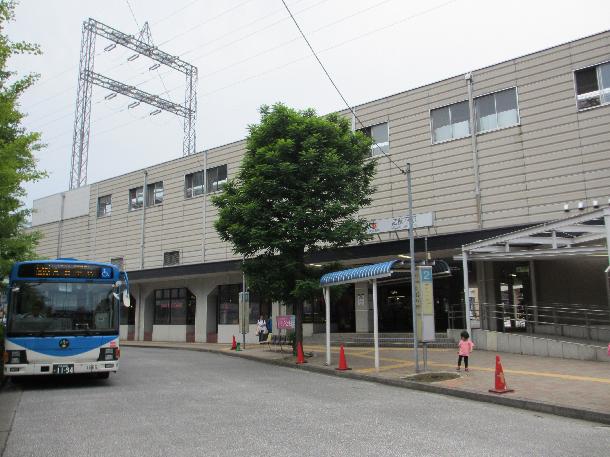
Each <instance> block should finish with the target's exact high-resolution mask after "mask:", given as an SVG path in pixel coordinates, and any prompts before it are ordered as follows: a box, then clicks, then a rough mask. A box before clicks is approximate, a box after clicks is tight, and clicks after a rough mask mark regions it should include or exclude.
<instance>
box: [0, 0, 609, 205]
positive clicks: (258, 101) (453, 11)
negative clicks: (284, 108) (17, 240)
mask: <svg viewBox="0 0 610 457" xmlns="http://www.w3.org/2000/svg"><path fill="white" fill-rule="evenodd" d="M287 3H288V5H289V6H290V8H291V9H292V11H293V14H295V16H296V17H297V20H298V21H299V23H300V25H301V27H302V29H303V30H304V31H305V33H306V34H307V35H308V38H309V40H310V42H311V43H312V45H313V46H314V48H315V49H316V51H317V52H318V53H319V56H320V58H321V59H322V61H323V62H324V63H325V65H326V67H327V69H328V70H329V72H330V73H331V75H332V76H333V78H334V80H335V82H336V83H337V85H338V86H339V88H340V89H341V90H342V92H343V93H344V95H345V96H346V98H347V100H348V101H349V102H350V104H353V105H356V104H359V103H363V102H367V101H370V100H374V99H377V98H381V97H385V96H387V95H390V94H393V93H396V92H402V91H405V90H408V89H411V88H414V87H417V86H420V85H423V84H428V83H431V82H434V81H438V80H440V79H444V78H446V77H449V76H453V75H456V74H461V73H465V72H467V71H468V70H471V69H476V68H480V67H483V66H486V65H490V64H494V63H497V62H500V61H503V60H506V59H510V58H514V57H517V56H520V55H523V54H527V53H529V52H533V51H537V50H540V49H544V48H546V47H549V46H554V45H557V44H560V43H563V42H566V41H570V40H573V39H576V38H580V37H583V36H587V35H592V34H594V33H597V32H601V31H603V30H607V29H610V2H609V1H608V0H581V1H580V2H578V4H576V3H575V2H574V1H565V0H556V1H535V0H527V1H525V0H513V1H511V2H506V1H495V0H429V1H423V0H409V1H407V0H350V1H345V0H344V1H339V0H287ZM129 5H131V7H132V9H133V15H132V13H131V11H130V8H129ZM576 5H578V6H577V7H576ZM134 16H135V18H134ZM89 17H92V18H94V19H97V20H99V21H101V22H103V23H105V24H108V25H110V26H112V27H114V28H116V29H118V30H121V31H123V32H125V33H129V34H134V35H135V34H137V32H138V30H139V28H140V27H141V26H142V25H143V23H144V22H145V21H148V22H149V24H150V27H151V31H152V37H153V41H154V43H155V44H156V45H157V46H159V47H160V48H161V49H162V50H164V51H166V52H168V53H170V54H174V55H179V56H180V57H181V58H182V59H183V60H186V61H187V62H190V63H192V64H193V65H195V66H197V67H198V69H199V84H198V94H199V95H198V114H197V116H198V118H197V150H198V151H199V150H202V149H208V148H210V147H214V146H219V145H222V144H226V143H229V142H232V141H236V140H239V139H242V138H244V137H245V135H246V128H247V125H248V124H251V123H256V122H257V121H258V119H259V117H258V108H259V106H261V105H262V104H272V103H275V102H278V101H281V102H284V103H286V104H287V105H289V106H292V107H296V108H306V107H312V108H315V109H316V110H317V111H318V113H321V114H324V113H328V112H331V111H335V110H339V109H343V108H344V105H343V103H342V101H341V100H340V98H339V96H338V95H337V94H336V92H335V91H334V89H333V88H332V86H331V85H330V83H329V82H328V80H327V79H326V77H325V76H324V74H323V73H322V70H321V69H320V67H319V66H318V64H317V62H316V61H315V59H314V58H313V56H311V54H310V52H309V50H308V48H307V46H306V44H305V42H304V41H303V40H302V38H300V35H299V33H298V31H297V29H296V27H295V26H294V24H293V23H292V21H291V20H290V19H289V16H288V14H287V12H286V11H285V9H284V7H283V5H282V2H281V1H280V0H174V1H171V2H168V1H159V0H156V1H151V0H105V1H101V0H98V1H84V0H55V1H42V0H22V1H21V4H20V5H19V6H18V7H17V18H16V21H15V22H14V23H12V24H10V25H9V27H7V33H8V34H9V36H10V37H11V39H13V40H15V41H16V40H26V41H30V42H35V43H38V44H40V46H41V47H42V50H43V52H44V54H43V55H42V56H35V57H30V56H24V57H17V58H15V59H13V60H12V61H11V62H10V68H11V69H16V70H17V71H18V72H20V73H21V74H24V73H28V72H36V73H39V74H40V75H41V78H40V81H39V82H38V83H37V84H36V86H35V87H34V88H32V89H30V90H29V91H28V93H27V94H26V95H24V97H23V98H22V101H21V108H22V111H23V112H25V113H27V114H28V117H27V119H26V121H25V125H26V127H27V128H28V129H30V130H35V131H40V132H42V134H43V141H44V142H45V143H47V145H48V146H47V148H46V149H44V150H43V151H41V152H40V154H39V165H40V168H42V169H45V170H47V171H48V172H49V178H48V179H46V180H44V181H42V182H39V183H36V184H32V185H28V186H27V190H28V198H27V201H26V204H27V205H28V206H31V202H32V200H33V199H36V198H40V197H43V196H46V195H50V194H53V193H56V192H61V191H63V190H65V189H67V188H68V183H69V170H70V157H71V147H72V133H73V124H74V105H75V100H76V83H77V78H78V63H79V52H80V41H81V30H82V23H83V21H84V20H86V19H87V18H89ZM136 21H137V24H139V26H138V25H137V24H136ZM107 44H109V43H108V42H107V41H105V40H104V39H102V38H98V40H97V46H96V57H95V71H97V72H99V73H101V74H104V75H106V76H109V77H111V78H113V79H117V80H120V81H122V82H125V83H128V84H132V85H136V84H137V85H138V87H139V88H141V89H142V90H145V91H148V92H152V93H156V94H161V93H164V94H163V95H162V96H163V97H164V98H168V99H170V100H171V101H174V102H178V103H180V102H181V101H182V100H183V98H184V81H183V79H182V77H181V75H180V74H178V73H177V72H173V71H171V70H168V69H167V68H166V67H161V68H160V69H159V70H156V71H149V69H148V68H149V67H150V66H151V62H150V61H149V60H147V59H146V58H144V57H140V58H138V59H136V60H134V61H132V62H128V61H127V58H128V57H129V56H130V55H132V54H133V53H131V52H130V51H128V50H126V49H124V48H121V47H119V46H117V48H115V49H114V50H112V51H110V52H105V51H104V47H106V46H107ZM166 91H168V92H167V93H165V92H166ZM106 95H108V91H107V90H105V89H101V88H98V87H94V88H93V103H92V122H91V139H90V146H89V168H88V182H89V183H93V182H95V181H99V180H100V179H104V178H109V177H112V176H115V175H118V174H122V173H125V172H127V171H131V170H135V169H139V168H142V167H145V166H148V165H152V164H155V163H159V162H163V161H165V160H170V159H173V158H176V157H180V156H181V155H182V122H181V119H180V118H178V117H176V116H174V115H171V114H168V113H162V114H159V115H156V116H150V115H149V113H150V112H151V111H153V108H151V107H149V106H147V105H144V104H141V105H140V106H138V107H136V108H134V109H127V105H128V104H129V103H130V102H131V101H132V100H131V99H128V98H126V97H123V96H118V97H115V98H114V99H112V100H110V101H107V100H105V99H104V97H105V96H106Z"/></svg>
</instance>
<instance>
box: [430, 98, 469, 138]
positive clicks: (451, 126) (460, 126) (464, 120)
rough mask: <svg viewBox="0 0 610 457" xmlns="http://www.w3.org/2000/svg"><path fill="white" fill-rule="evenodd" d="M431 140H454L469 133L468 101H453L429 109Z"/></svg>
mask: <svg viewBox="0 0 610 457" xmlns="http://www.w3.org/2000/svg"><path fill="white" fill-rule="evenodd" d="M430 118H431V123H432V142H433V143H440V142H442V141H448V140H456V139H458V138H464V137H467V136H468V135H470V112H469V109H468V102H467V101H465V102H460V103H455V104H453V105H449V106H443V107H442V108H436V109H433V110H432V111H430Z"/></svg>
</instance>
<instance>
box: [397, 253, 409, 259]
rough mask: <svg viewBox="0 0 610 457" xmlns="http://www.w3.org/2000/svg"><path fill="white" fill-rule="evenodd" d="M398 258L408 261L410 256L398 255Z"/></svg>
mask: <svg viewBox="0 0 610 457" xmlns="http://www.w3.org/2000/svg"><path fill="white" fill-rule="evenodd" d="M398 257H400V258H401V259H410V258H411V256H409V255H407V254H398Z"/></svg>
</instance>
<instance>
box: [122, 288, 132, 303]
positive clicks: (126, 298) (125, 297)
mask: <svg viewBox="0 0 610 457" xmlns="http://www.w3.org/2000/svg"><path fill="white" fill-rule="evenodd" d="M123 306H125V307H127V308H129V307H130V306H131V299H130V297H129V291H128V290H127V289H125V290H123Z"/></svg>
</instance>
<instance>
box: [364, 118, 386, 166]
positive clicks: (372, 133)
mask: <svg viewBox="0 0 610 457" xmlns="http://www.w3.org/2000/svg"><path fill="white" fill-rule="evenodd" d="M360 131H361V132H362V133H364V134H365V135H366V136H368V137H369V138H371V139H372V140H373V144H372V145H371V157H372V156H376V155H380V154H388V153H389V152H390V135H389V129H388V123H387V122H384V123H383V124H377V125H372V126H370V127H365V128H363V129H360Z"/></svg>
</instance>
